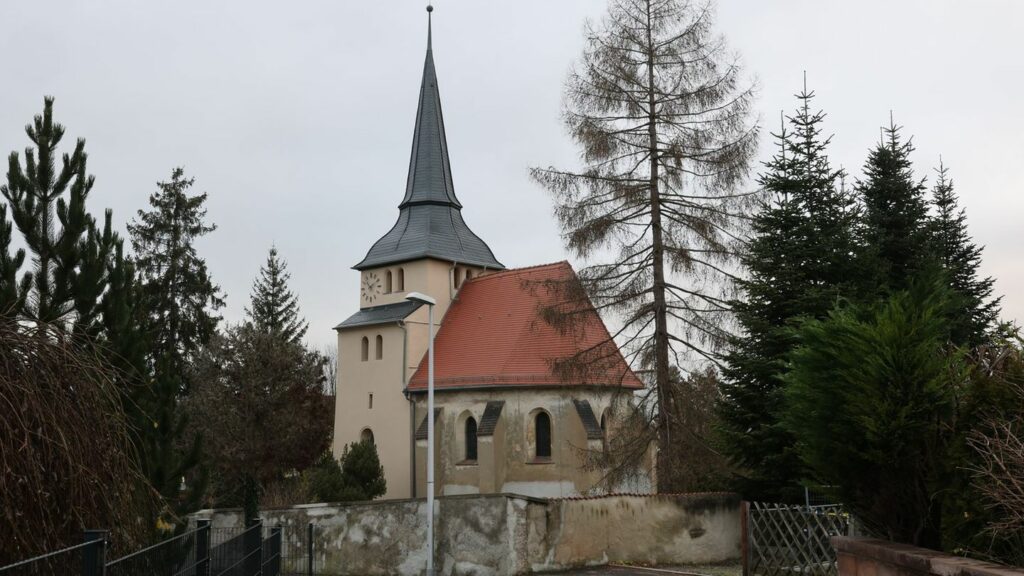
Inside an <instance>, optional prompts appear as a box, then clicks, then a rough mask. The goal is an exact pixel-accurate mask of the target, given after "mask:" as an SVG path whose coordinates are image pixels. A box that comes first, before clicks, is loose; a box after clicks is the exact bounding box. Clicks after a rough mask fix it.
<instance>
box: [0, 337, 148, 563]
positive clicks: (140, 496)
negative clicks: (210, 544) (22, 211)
mask: <svg viewBox="0 0 1024 576" xmlns="http://www.w3.org/2000/svg"><path fill="white" fill-rule="evenodd" d="M53 334H55V331H53V330H45V329H33V328H27V327H25V326H23V325H20V324H18V323H16V322H13V321H10V320H6V319H4V318H3V317H0V414H2V416H0V467H2V469H3V472H2V474H0V494H2V495H3V506H2V507H0V534H3V535H4V536H3V537H2V538H0V558H2V559H3V560H4V561H8V560H10V561H14V560H18V559H24V558H28V557H31V556H34V555H37V554H40V553H43V552H47V551H51V550H55V549H58V548H63V547H66V546H70V545H73V544H78V543H80V542H82V531H83V530H85V529H100V528H102V529H109V530H111V532H112V536H113V541H114V544H115V546H116V547H117V548H118V549H126V548H128V547H130V546H135V545H138V544H140V543H142V542H143V541H144V539H145V537H146V535H147V534H149V533H150V526H148V523H147V522H146V521H145V520H143V519H145V518H150V517H152V511H153V510H154V508H153V506H154V505H155V504H154V503H155V500H153V499H152V497H151V494H152V493H151V491H150V490H149V489H148V488H147V487H146V486H147V485H146V483H145V480H144V478H143V477H142V475H141V474H140V473H139V471H138V469H137V468H136V465H135V458H133V454H132V448H131V443H130V440H129V435H128V427H127V423H126V420H125V416H124V412H123V409H122V406H121V401H120V398H119V395H118V393H117V390H116V389H115V388H114V385H113V384H112V379H111V377H110V376H111V374H110V372H109V371H108V369H107V368H106V367H105V365H104V363H103V362H102V360H101V359H100V357H99V355H98V354H97V353H96V350H94V349H92V348H91V347H89V346H83V345H79V344H76V343H72V342H71V341H70V340H69V339H66V338H57V337H54V336H53ZM3 563H5V562H0V564H3Z"/></svg>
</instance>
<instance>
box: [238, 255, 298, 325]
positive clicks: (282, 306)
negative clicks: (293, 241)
mask: <svg viewBox="0 0 1024 576" xmlns="http://www.w3.org/2000/svg"><path fill="white" fill-rule="evenodd" d="M290 278H291V274H289V273H288V264H287V263H286V262H285V261H284V260H282V259H281V258H279V257H278V255H277V248H276V247H273V246H272V247H271V248H270V253H269V254H268V255H267V263H266V264H264V265H263V266H262V267H261V268H260V275H259V277H258V278H257V279H256V281H255V282H254V283H253V287H252V304H251V306H250V307H249V308H246V309H245V313H246V314H247V315H248V316H249V320H250V321H251V322H252V323H253V325H254V326H255V327H256V329H257V330H260V331H262V332H267V333H269V334H273V335H275V336H278V337H280V338H283V339H284V340H286V341H288V342H292V343H294V344H298V343H301V342H302V338H303V337H304V336H305V335H306V330H307V329H308V328H309V325H308V324H307V323H306V321H305V320H303V319H302V317H301V316H300V315H299V302H298V299H297V298H296V297H295V294H294V293H292V291H291V290H289V289H288V280H289V279H290Z"/></svg>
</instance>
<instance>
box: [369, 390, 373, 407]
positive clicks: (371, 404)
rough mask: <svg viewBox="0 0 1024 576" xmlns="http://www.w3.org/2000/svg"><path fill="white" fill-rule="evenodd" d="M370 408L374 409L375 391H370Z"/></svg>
mask: <svg viewBox="0 0 1024 576" xmlns="http://www.w3.org/2000/svg"><path fill="white" fill-rule="evenodd" d="M370 410H373V392H370Z"/></svg>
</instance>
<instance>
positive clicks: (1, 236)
mask: <svg viewBox="0 0 1024 576" xmlns="http://www.w3.org/2000/svg"><path fill="white" fill-rule="evenodd" d="M12 229H13V225H12V224H11V221H10V220H8V219H7V206H6V205H2V204H0V315H5V314H6V315H14V314H16V313H17V312H18V310H20V309H21V307H22V305H23V302H22V299H23V297H22V295H23V294H26V293H27V292H28V289H27V287H22V286H18V270H19V269H20V268H21V265H22V263H23V262H24V261H25V250H23V249H18V250H17V251H15V252H14V255H11V230H12Z"/></svg>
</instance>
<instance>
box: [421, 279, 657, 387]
mask: <svg viewBox="0 0 1024 576" xmlns="http://www.w3.org/2000/svg"><path fill="white" fill-rule="evenodd" d="M575 281H576V273H575V272H574V271H573V269H572V266H570V265H569V263H568V262H556V263H554V264H545V265H542V266H534V267H530V268H517V269H512V270H505V271H502V272H496V273H493V274H488V275H486V276H479V277H476V278H473V279H471V280H468V281H466V283H465V284H463V286H462V287H461V289H460V290H459V293H458V296H457V298H456V299H455V301H454V302H452V305H451V307H449V308H448V312H447V313H446V314H445V317H444V320H443V321H442V323H441V327H440V329H439V330H438V332H437V336H436V338H435V340H434V358H435V364H434V386H435V388H436V389H445V388H488V387H496V386H527V387H537V386H579V385H587V386H622V387H625V388H630V389H638V388H643V383H642V382H641V381H640V380H639V379H638V378H637V377H636V375H635V374H633V371H632V370H630V368H629V366H628V364H627V363H626V361H625V359H624V358H623V357H622V353H621V352H620V351H619V349H618V347H617V346H615V344H614V342H613V341H612V340H611V337H610V336H609V334H608V329H607V328H606V327H605V325H604V322H602V321H601V317H600V316H599V315H598V314H597V312H596V311H595V310H594V308H593V306H592V305H591V304H590V303H589V302H586V303H585V304H577V305H575V308H576V309H577V310H579V313H578V314H576V315H575V318H576V319H575V321H574V322H573V324H572V326H571V328H569V327H566V326H561V328H562V329H559V328H556V327H555V326H554V325H552V323H550V322H548V321H546V320H545V319H544V318H543V317H542V313H543V311H544V310H546V309H550V308H551V307H552V306H556V305H559V304H562V305H563V307H564V306H565V305H566V300H567V298H566V297H565V296H562V294H564V289H561V288H560V287H561V286H571V285H572V283H574V282H575ZM580 352H584V353H587V354H589V356H587V358H588V361H586V362H582V363H578V364H579V365H580V366H585V368H580V369H579V370H571V371H570V372H563V371H559V370H555V369H554V368H553V364H554V363H556V362H557V361H558V360H563V361H564V360H566V359H570V358H572V357H573V356H574V355H576V354H578V353H580ZM556 372H558V373H556ZM426 388H427V356H426V355H424V356H423V360H421V361H420V365H419V368H418V369H417V370H416V373H415V374H413V377H412V379H411V380H410V381H409V390H410V391H414V392H416V391H424V390H426Z"/></svg>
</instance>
